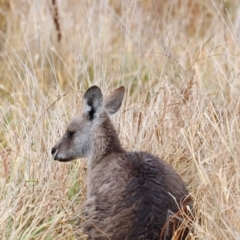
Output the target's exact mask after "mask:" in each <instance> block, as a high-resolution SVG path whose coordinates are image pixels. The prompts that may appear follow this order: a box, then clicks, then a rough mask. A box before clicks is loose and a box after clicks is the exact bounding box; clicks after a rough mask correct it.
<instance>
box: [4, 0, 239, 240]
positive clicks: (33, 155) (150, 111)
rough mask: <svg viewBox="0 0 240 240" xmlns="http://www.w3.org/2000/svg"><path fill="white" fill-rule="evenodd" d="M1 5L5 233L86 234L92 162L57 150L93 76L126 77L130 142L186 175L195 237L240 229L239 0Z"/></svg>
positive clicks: (121, 125)
mask: <svg viewBox="0 0 240 240" xmlns="http://www.w3.org/2000/svg"><path fill="white" fill-rule="evenodd" d="M0 4H1V5H0V7H1V9H0V10H1V11H0V28H1V33H0V42H1V46H0V62H1V64H0V96H1V99H0V101H1V105H0V107H1V111H0V159H1V161H0V236H1V239H9V240H16V239H24V240H25V239H31V240H32V239H48V240H50V239H60V240H61V239H62V240H63V239H64V240H65V239H77V238H78V239H84V236H83V235H81V234H80V235H79V233H77V232H78V229H77V227H76V222H77V221H78V220H77V219H78V218H79V216H80V207H81V203H82V202H83V201H84V196H85V185H84V178H85V174H86V161H85V160H84V159H81V160H77V161H74V162H71V163H69V164H62V163H58V162H54V161H53V160H52V157H51V154H50V149H51V147H52V146H53V145H54V143H55V142H56V141H57V140H58V138H59V136H60V135H61V134H62V133H63V132H64V130H65V127H66V124H67V123H68V122H69V120H70V119H71V118H72V117H74V116H76V115H77V114H78V113H80V111H81V109H82V96H83V92H84V91H85V90H86V89H87V87H89V86H90V85H92V84H97V85H99V86H100V87H102V88H103V89H104V92H105V93H106V94H107V93H108V92H109V91H111V90H112V89H113V88H115V87H116V86H118V85H125V86H126V87H127V96H126V98H125V102H124V106H123V108H122V109H121V112H120V113H118V114H117V115H116V116H115V117H114V118H113V121H114V124H115V126H116V128H117V130H118V132H119V135H120V138H121V141H122V143H123V145H124V147H125V148H127V149H128V150H144V151H149V152H151V153H153V154H155V155H157V156H159V157H161V158H163V159H165V160H166V161H167V162H169V163H170V164H171V165H172V166H173V167H174V168H175V169H176V171H177V172H178V173H179V174H180V175H181V176H182V178H183V180H184V181H185V182H186V184H187V185H188V188H189V191H190V192H191V194H192V195H193V197H194V200H195V209H196V221H195V223H194V224H193V225H194V229H195V233H194V234H192V235H191V239H195V238H198V239H218V240H219V239H240V205H239V202H240V174H239V172H240V162H239V160H240V159H239V156H240V126H239V124H240V116H239V113H240V92H239V90H240V84H239V83H240V82H239V69H240V61H239V51H240V48H239V40H238V37H239V35H238V30H239V29H238V26H239V22H238V21H239V11H237V5H238V1H236V0H232V1H230V0H229V1H220V0H219V1H217V0H215V1H214V0H212V1H208V0H203V1H198V0H192V1H191V0H187V1H181V0H171V1H162V0H159V1H157V0H152V1H148V0H142V1H132V0H131V1H130V0H127V1H115V0H111V1H110V0H109V1H103V0H100V1H90V0H89V1H80V0H68V1H67V0H66V1H63V0H62V1H60V0H59V1H44V0H41V1H37V0H36V1H23V0H20V1H4V0H2V1H0ZM59 36H61V37H59Z"/></svg>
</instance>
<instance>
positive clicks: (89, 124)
mask: <svg viewBox="0 0 240 240" xmlns="http://www.w3.org/2000/svg"><path fill="white" fill-rule="evenodd" d="M124 93H125V88H124V87H123V86H122V87H120V88H118V89H116V90H115V91H114V92H113V93H112V94H110V96H108V98H107V99H106V100H105V101H103V95H102V92H101V90H100V88H99V87H97V86H92V87H90V88H89V89H88V90H87V91H86V92H85V94H84V110H83V112H82V113H81V114H80V115H79V116H78V117H76V118H75V119H73V120H72V121H71V122H70V123H69V125H68V127H67V129H66V132H65V133H64V135H63V136H62V137H61V138H60V140H59V141H58V142H57V143H56V145H55V146H54V147H53V148H52V150H51V153H52V155H53V156H54V160H58V161H62V162H67V161H71V160H73V159H76V158H81V157H87V156H89V155H90V154H91V152H92V146H93V137H94V134H95V131H96V130H97V129H96V128H97V126H98V125H99V123H101V122H103V121H104V120H105V119H104V116H105V118H106V119H108V117H107V114H111V115H112V114H114V113H116V112H117V111H118V110H119V108H120V107H121V104H122V100H123V97H124Z"/></svg>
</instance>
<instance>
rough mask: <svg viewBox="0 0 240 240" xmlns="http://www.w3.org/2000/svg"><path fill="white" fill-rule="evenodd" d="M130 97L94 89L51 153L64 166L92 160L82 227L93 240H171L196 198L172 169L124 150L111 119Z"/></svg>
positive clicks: (148, 156)
mask: <svg viewBox="0 0 240 240" xmlns="http://www.w3.org/2000/svg"><path fill="white" fill-rule="evenodd" d="M124 93H125V88H124V87H123V86H122V87H120V88H118V89H116V90H115V91H114V92H113V93H112V94H110V95H109V96H108V97H107V98H106V99H105V100H103V95H102V92H101V90H100V88H99V87H97V86H92V87H90V88H89V89H88V90H87V91H86V92H85V94H84V110H83V112H82V113H81V115H79V116H78V117H76V118H75V119H73V120H72V121H71V122H70V123H69V125H68V127H67V130H66V132H65V134H64V135H63V136H62V137H61V138H60V140H59V141H58V142H57V144H56V145H55V146H54V147H53V148H52V151H51V153H52V155H53V156H54V160H58V161H60V162H68V161H71V160H73V159H76V158H82V157H87V159H88V160H87V165H88V170H87V171H88V172H87V197H86V198H87V199H86V201H85V203H84V204H83V206H82V215H83V219H84V220H83V221H82V222H81V227H82V229H83V231H84V232H85V233H86V234H87V235H88V237H89V239H99V240H102V239H112V240H123V239H125V240H135V239H136V240H140V239H141V240H147V239H148V240H159V239H163V240H170V239H172V237H173V236H174V238H175V237H176V232H177V230H178V229H179V226H180V225H181V222H182V218H181V217H178V216H177V213H178V212H179V211H180V209H181V208H182V206H183V205H184V204H185V207H186V206H188V205H186V204H189V206H190V205H191V199H190V200H189V198H188V194H189V193H188V190H187V188H186V186H185V184H184V183H183V181H182V179H181V178H180V176H179V175H178V174H177V173H176V172H175V171H174V170H173V169H172V167H171V166H170V165H169V164H167V163H166V162H164V161H163V160H161V159H159V158H157V157H155V156H153V155H151V154H149V153H146V152H127V151H126V150H124V149H123V147H122V146H121V143H120V141H119V138H118V135H117V133H116V131H115V129H114V127H113V124H112V122H111V120H110V118H109V116H110V115H112V114H114V113H116V112H117V111H118V110H119V108H120V107H121V104H122V101H123V97H124ZM186 208H187V207H186ZM187 233H188V229H187V228H185V230H182V231H180V233H178V237H179V238H178V239H186V235H187ZM175 239H176V238H175Z"/></svg>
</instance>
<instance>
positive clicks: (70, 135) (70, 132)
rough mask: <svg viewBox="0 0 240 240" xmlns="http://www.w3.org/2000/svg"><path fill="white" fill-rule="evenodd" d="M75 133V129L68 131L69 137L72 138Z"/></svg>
mask: <svg viewBox="0 0 240 240" xmlns="http://www.w3.org/2000/svg"><path fill="white" fill-rule="evenodd" d="M74 133H75V132H73V131H67V137H68V138H72V137H73V134H74Z"/></svg>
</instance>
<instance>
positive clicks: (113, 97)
mask: <svg viewBox="0 0 240 240" xmlns="http://www.w3.org/2000/svg"><path fill="white" fill-rule="evenodd" d="M124 93H125V88H124V87H123V86H122V87H120V88H117V89H116V90H115V91H114V92H113V93H111V94H110V95H109V96H108V98H107V99H106V101H105V104H104V106H105V108H106V110H107V112H108V113H109V114H114V113H116V112H117V111H118V110H119V108H120V107H121V105H122V101H123V97H124Z"/></svg>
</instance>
